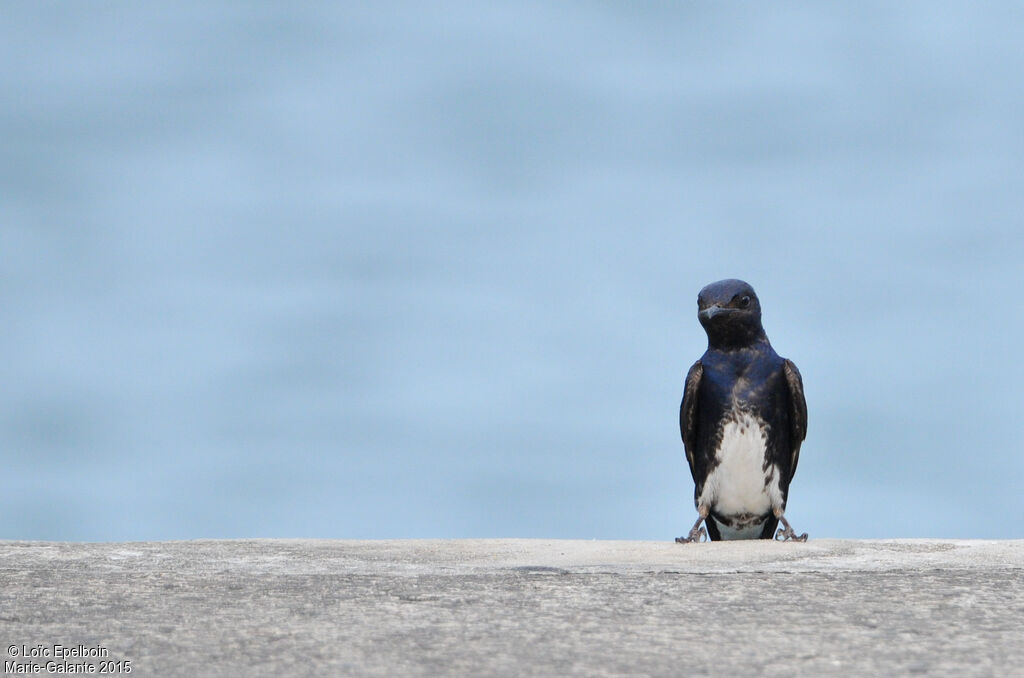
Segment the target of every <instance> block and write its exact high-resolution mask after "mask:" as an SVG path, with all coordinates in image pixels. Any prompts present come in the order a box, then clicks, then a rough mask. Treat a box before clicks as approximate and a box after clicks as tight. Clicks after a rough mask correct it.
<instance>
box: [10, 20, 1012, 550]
mask: <svg viewBox="0 0 1024 678" xmlns="http://www.w3.org/2000/svg"><path fill="white" fill-rule="evenodd" d="M0 14H2V17H3V20H2V21H0V141H2V143H0V469H2V471H0V538H29V539H73V540H128V539H133V540H134V539H179V538H197V537H256V536H259V537H367V538H369V537H373V538H378V537H379V538H386V537H507V536H515V537H573V538H636V539H670V538H671V537H673V536H676V535H677V534H680V533H681V532H682V531H684V530H685V529H688V528H689V526H690V524H691V522H692V520H693V517H694V512H693V504H692V482H691V480H690V477H689V472H688V470H687V469H686V465H685V461H684V458H683V455H682V448H681V444H680V442H679V433H678V428H677V411H678V404H679V398H680V394H681V392H682V380H683V376H684V374H685V372H686V370H687V368H688V367H689V365H690V364H691V363H692V362H693V361H694V360H695V359H696V358H697V357H699V356H700V354H701V352H702V351H703V350H704V348H705V337H704V335H703V332H702V331H701V329H700V327H699V325H698V323H697V321H696V317H695V311H696V303H695V301H696V294H697V291H698V290H699V289H700V287H701V286H703V285H704V284H706V283H708V282H710V281H713V280H717V279H720V278H724V277H741V278H744V279H746V280H748V281H750V282H751V283H752V284H754V286H755V287H756V289H757V290H758V293H759V294H760V296H761V298H762V303H763V305H764V308H765V312H764V322H765V326H766V329H767V331H768V334H769V336H770V338H771V340H772V342H773V344H774V345H775V347H776V348H777V349H778V351H779V352H780V353H781V354H782V355H784V356H787V357H790V358H792V359H793V360H794V361H795V362H796V363H797V365H798V366H799V367H800V369H801V371H802V372H803V377H804V381H805V385H806V392H807V400H808V407H809V410H810V426H809V434H808V439H807V441H806V444H805V446H804V448H803V454H802V457H801V463H800V469H799V472H798V474H797V477H796V480H795V482H794V485H793V488H792V493H791V497H790V507H789V515H790V517H791V519H792V522H793V524H794V526H795V527H797V528H798V529H799V530H801V531H803V530H806V531H808V532H810V533H811V535H812V536H815V537H936V536H943V537H1024V493H1022V492H1021V486H1022V481H1024V444H1022V441H1024V432H1022V425H1024V424H1022V413H1024V391H1022V383H1024V361H1022V360H1021V349H1020V341H1021V335H1022V331H1024V273H1022V270H1024V269H1022V260H1024V181H1022V176H1024V49H1022V47H1021V44H1022V43H1021V34H1020V26H1021V25H1024V8H1022V6H1021V5H1019V4H1018V3H1013V2H1002V3H1000V2H995V3H968V2H962V3H926V2H909V3H887V2H875V3H818V4H814V3H789V2H781V3H762V4H738V3H698V2H686V3H677V2H669V3H573V2H567V3H530V2H525V3H524V2H495V3H490V2H484V3H479V2H450V3H438V4H433V3H430V4H423V3H394V2H372V3H355V2H353V3H319V4H316V3H309V4H306V3H258V2H253V3H201V2H193V3H184V2H182V3H163V4H159V3H127V2H111V3H91V2H49V3H34V2H33V3H8V4H5V5H4V7H3V9H2V11H0Z"/></svg>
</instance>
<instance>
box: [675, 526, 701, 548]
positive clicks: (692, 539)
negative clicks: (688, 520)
mask: <svg viewBox="0 0 1024 678" xmlns="http://www.w3.org/2000/svg"><path fill="white" fill-rule="evenodd" d="M707 536H708V532H707V530H705V529H704V528H703V527H695V528H693V529H692V530H690V534H688V535H687V536H685V537H676V543H677V544H699V543H700V542H702V541H707Z"/></svg>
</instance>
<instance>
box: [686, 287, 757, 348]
mask: <svg viewBox="0 0 1024 678" xmlns="http://www.w3.org/2000/svg"><path fill="white" fill-rule="evenodd" d="M697 318H698V320H700V324H701V325H702V326H703V327H704V331H705V332H707V334H708V345H709V346H711V347H712V348H738V347H743V346H748V345H750V344H752V343H754V342H756V341H758V340H760V339H763V338H765V334H764V328H762V327H761V302H760V301H759V300H758V298H757V294H756V293H755V292H754V288H753V287H751V286H750V285H749V284H747V283H745V282H743V281H742V280H734V279H731V278H730V279H729V280H719V281H718V282H713V283H711V284H710V285H707V286H706V287H704V289H702V290H701V291H700V293H699V294H698V295H697Z"/></svg>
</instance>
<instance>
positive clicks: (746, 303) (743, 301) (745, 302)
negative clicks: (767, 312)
mask: <svg viewBox="0 0 1024 678" xmlns="http://www.w3.org/2000/svg"><path fill="white" fill-rule="evenodd" d="M747 306H750V297H748V296H743V297H741V298H740V308H746V307H747Z"/></svg>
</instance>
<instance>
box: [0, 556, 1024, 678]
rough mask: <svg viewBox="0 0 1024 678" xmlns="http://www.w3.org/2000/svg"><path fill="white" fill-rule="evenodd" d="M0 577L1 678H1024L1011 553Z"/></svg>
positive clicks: (418, 559) (172, 562)
mask: <svg viewBox="0 0 1024 678" xmlns="http://www.w3.org/2000/svg"><path fill="white" fill-rule="evenodd" d="M0 577H2V581H3V585H2V588H0V640H2V642H3V645H2V646H0V653H3V654H4V657H3V658H2V660H3V661H5V662H15V663H14V664H8V665H7V666H6V667H5V668H6V670H16V669H17V666H25V665H28V664H32V663H38V664H42V665H43V666H44V668H43V669H42V670H43V671H44V673H45V671H46V668H45V666H46V662H47V661H52V662H55V664H54V665H57V664H61V665H66V664H69V663H70V664H81V665H89V666H92V667H94V668H95V669H96V671H97V672H99V668H98V667H99V663H100V662H117V661H122V662H124V661H129V662H131V667H132V674H133V675H137V676H138V675H141V676H146V675H160V676H238V675H248V676H264V675H267V676H269V675H313V674H317V675H368V676H406V675H413V676H434V675H462V676H489V675H508V676H513V675H516V676H518V675H550V676H558V675H566V674H569V675H580V676H617V675H623V676H625V675H659V676H691V675H692V676H815V677H817V676H837V675H839V676H868V675H886V676H893V675H956V676H1000V677H1002V676H1024V541H988V542H986V541H931V540H927V541H925V540H922V541H904V540H900V541H836V540H812V541H810V542H808V543H806V544H793V543H775V542H742V543H726V544H707V543H705V544H691V545H685V546H683V545H677V544H673V543H668V542H666V543H654V542H606V541H540V540H466V541H462V540H460V541H375V542H366V541H298V540H296V541H287V540H268V541H196V542H161V543H126V544H69V543H42V542H0ZM58 644H59V645H61V646H64V647H65V648H78V650H77V652H78V653H79V654H83V653H86V654H88V653H89V652H90V651H91V652H93V653H95V654H102V653H103V652H106V657H86V658H80V657H75V656H72V657H70V658H67V657H65V658H55V655H56V654H59V653H61V652H67V650H58V649H56V647H55V646H57V645H58ZM12 645H13V646H14V647H13V648H12V647H10V646H12ZM79 645H81V646H83V647H84V650H83V649H82V648H79V647H78V646H79ZM26 652H28V653H29V654H32V653H35V654H38V655H40V656H39V657H34V658H33V657H30V658H29V659H25V658H24V657H22V656H21V655H23V654H25V653H26ZM12 654H17V655H18V656H17V657H14V656H12ZM15 664H16V665H17V666H16V665H15ZM124 666H125V665H124V664H121V665H117V664H116V663H115V664H108V665H107V668H115V669H116V668H120V669H122V671H123V668H124Z"/></svg>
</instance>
